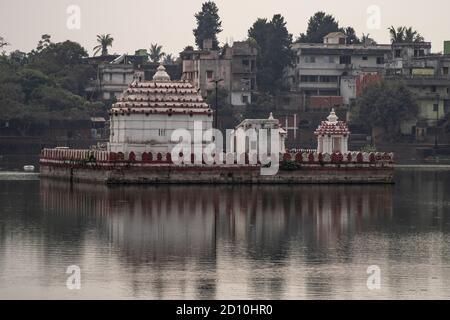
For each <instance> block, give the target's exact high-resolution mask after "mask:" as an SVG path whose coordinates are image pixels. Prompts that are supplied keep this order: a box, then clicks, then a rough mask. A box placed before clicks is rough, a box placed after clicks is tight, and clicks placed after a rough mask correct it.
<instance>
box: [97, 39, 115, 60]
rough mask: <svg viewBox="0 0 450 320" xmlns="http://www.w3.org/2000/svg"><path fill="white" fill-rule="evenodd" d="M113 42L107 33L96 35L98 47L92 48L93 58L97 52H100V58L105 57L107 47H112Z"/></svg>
mask: <svg viewBox="0 0 450 320" xmlns="http://www.w3.org/2000/svg"><path fill="white" fill-rule="evenodd" d="M113 41H114V39H113V38H112V37H111V35H110V34H109V33H108V34H101V35H100V34H99V35H97V42H98V45H97V46H95V47H94V56H96V55H97V53H98V52H99V51H101V52H102V56H107V55H108V47H112V43H113Z"/></svg>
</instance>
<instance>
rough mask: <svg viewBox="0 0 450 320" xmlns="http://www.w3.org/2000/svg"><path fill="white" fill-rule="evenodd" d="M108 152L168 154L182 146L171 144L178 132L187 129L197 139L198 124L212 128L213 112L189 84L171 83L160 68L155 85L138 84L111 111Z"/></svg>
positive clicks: (128, 90) (138, 82)
mask: <svg viewBox="0 0 450 320" xmlns="http://www.w3.org/2000/svg"><path fill="white" fill-rule="evenodd" d="M110 118H111V119H110V140H109V143H108V151H112V152H123V153H129V152H131V151H133V152H134V153H143V152H161V153H167V152H170V151H171V150H172V148H173V147H174V146H175V145H176V144H178V143H179V141H171V135H172V132H173V131H174V130H176V129H180V128H183V129H187V130H188V131H190V132H191V136H192V137H194V134H193V129H194V121H201V122H202V124H203V130H208V129H210V128H212V121H213V114H212V110H211V109H210V107H209V106H208V104H207V103H205V102H204V101H203V98H202V97H201V96H200V94H198V92H197V90H196V89H195V88H194V87H193V86H192V85H191V84H190V83H189V82H186V81H171V80H170V76H169V75H168V74H167V72H166V70H165V68H164V67H163V66H162V65H160V66H159V67H158V69H157V72H156V73H155V75H154V76H153V81H142V78H141V79H139V78H135V81H134V82H133V83H132V84H131V85H130V86H129V88H128V89H127V90H126V91H125V92H124V93H123V95H122V97H121V98H120V100H119V101H118V102H117V103H115V104H114V105H113V106H112V108H111V111H110Z"/></svg>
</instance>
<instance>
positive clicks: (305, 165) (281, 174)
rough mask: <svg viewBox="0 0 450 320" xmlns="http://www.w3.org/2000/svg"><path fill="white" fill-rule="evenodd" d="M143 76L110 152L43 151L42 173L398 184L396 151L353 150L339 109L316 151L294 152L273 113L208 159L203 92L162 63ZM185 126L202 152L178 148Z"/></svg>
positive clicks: (85, 177)
mask: <svg viewBox="0 0 450 320" xmlns="http://www.w3.org/2000/svg"><path fill="white" fill-rule="evenodd" d="M142 79H143V77H142V75H139V74H136V75H135V77H134V81H133V82H132V83H131V84H130V86H129V87H128V88H127V89H126V90H125V91H124V93H123V94H122V96H121V97H120V99H119V101H118V102H117V103H115V104H114V105H113V106H112V108H111V110H110V140H109V143H108V144H107V147H106V148H100V149H99V148H91V149H84V150H76V149H69V148H66V147H63V148H58V147H57V148H53V149H44V150H42V153H41V158H40V172H41V176H42V177H52V178H60V179H67V180H70V181H91V182H100V183H107V184H117V183H126V184H128V183H150V184H160V183H208V184H220V183H224V184H259V183H269V184H280V183H290V184H294V183H297V184H300V183H345V184H348V183H392V182H393V179H394V178H393V168H394V167H393V164H394V161H393V154H392V153H386V152H371V153H368V152H362V151H349V150H348V138H349V135H350V132H349V130H348V127H347V124H346V123H345V122H344V121H340V120H339V119H338V117H337V116H336V113H335V111H334V109H333V110H331V113H330V115H329V116H328V117H327V119H326V120H325V121H322V122H321V124H320V125H319V127H318V128H317V129H316V130H315V132H314V133H315V135H316V136H317V149H314V150H311V149H298V150H287V149H286V148H285V146H284V140H285V138H286V135H287V132H286V131H285V130H284V129H283V128H282V126H281V125H280V122H279V120H277V119H275V118H274V116H273V114H272V113H270V115H269V117H268V118H267V119H245V120H244V121H242V122H241V123H240V124H239V125H238V126H237V127H236V128H235V129H234V130H232V135H231V141H228V142H229V143H226V148H224V149H222V148H221V147H220V144H218V146H215V147H216V148H218V149H215V148H214V149H213V150H212V153H211V154H208V153H207V151H208V148H209V147H210V144H211V142H212V140H209V138H205V137H204V136H203V134H200V135H198V134H196V133H197V130H199V129H201V130H202V132H205V131H206V130H209V129H212V124H213V111H212V109H211V108H210V107H209V105H208V104H207V103H206V102H205V101H204V100H203V98H202V97H201V96H200V94H199V93H198V92H197V90H196V89H195V88H194V87H193V86H192V85H191V84H190V83H188V82H185V81H171V79H170V77H169V75H168V74H167V72H166V70H165V69H164V67H163V66H159V67H158V71H157V72H156V74H155V75H154V77H153V80H152V81H142ZM199 124H201V128H199ZM179 129H181V130H182V131H183V132H185V133H186V132H187V133H189V134H190V137H189V139H190V140H189V141H187V142H189V143H191V144H193V145H195V146H200V147H201V148H200V152H197V151H198V148H195V147H194V149H192V148H191V149H188V148H186V149H184V147H183V149H182V150H181V151H178V149H177V148H175V149H174V147H175V146H177V147H179V145H180V142H181V141H183V144H184V143H185V141H184V136H179V135H177V134H178V133H179V132H177V134H173V133H174V131H175V130H179ZM263 130H267V131H263ZM269 136H270V137H269ZM177 137H180V138H177ZM216 138H217V137H216V136H214V139H216ZM226 139H228V137H226ZM259 139H265V140H259ZM266 139H267V140H266ZM197 140H198V141H197ZM214 141H216V140H214ZM224 142H227V141H224ZM230 145H231V148H229V146H230ZM209 151H211V150H209ZM269 169H270V170H269Z"/></svg>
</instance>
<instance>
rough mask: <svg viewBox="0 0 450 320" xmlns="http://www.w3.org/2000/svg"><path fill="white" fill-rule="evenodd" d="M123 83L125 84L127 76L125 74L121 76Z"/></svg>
mask: <svg viewBox="0 0 450 320" xmlns="http://www.w3.org/2000/svg"><path fill="white" fill-rule="evenodd" d="M123 83H127V74H126V73H124V74H123Z"/></svg>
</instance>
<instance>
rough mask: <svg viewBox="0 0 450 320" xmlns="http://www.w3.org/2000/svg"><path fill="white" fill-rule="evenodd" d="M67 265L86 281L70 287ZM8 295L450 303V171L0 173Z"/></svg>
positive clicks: (2, 292) (1, 252) (0, 248)
mask: <svg viewBox="0 0 450 320" xmlns="http://www.w3.org/2000/svg"><path fill="white" fill-rule="evenodd" d="M71 265H76V266H79V267H80V270H81V289H80V290H69V289H68V288H67V287H66V280H67V278H68V277H69V276H70V274H66V270H67V267H68V266H71ZM373 265H375V266H378V267H379V270H380V278H379V279H380V288H379V289H373V290H369V288H368V286H367V279H368V277H369V275H368V273H367V268H368V267H369V266H373ZM0 298H1V299H11V298H31V299H35V298H44V299H57V298H62V299H81V298H87V299H91V298H100V299H109V298H127V299H133V298H139V299H253V298H258V299H366V298H368V299H372V298H373V299H380V298H388V299H396V298H402V299H403V298H405V299H419V298H425V299H428V298H437V299H442V298H447V299H449V298H450V171H445V170H411V169H408V170H397V172H396V184H395V185H378V186H376V185H373V186H336V185H322V186H319V185H302V186H143V187H135V186H121V187H106V186H100V185H90V184H73V185H70V184H68V183H65V182H60V181H53V180H43V179H42V180H39V179H38V178H36V177H34V176H21V175H10V174H0Z"/></svg>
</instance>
